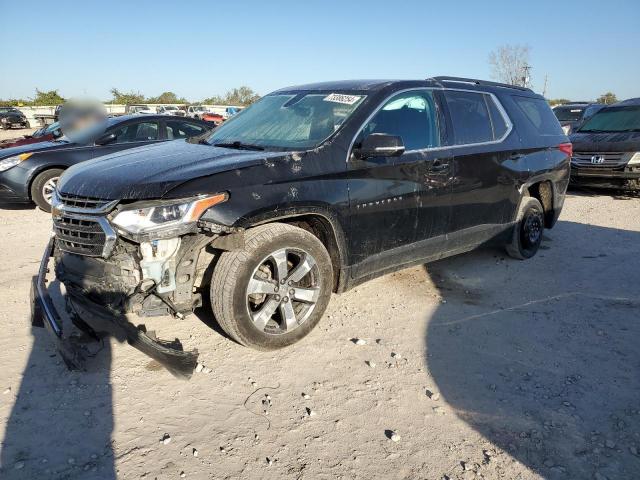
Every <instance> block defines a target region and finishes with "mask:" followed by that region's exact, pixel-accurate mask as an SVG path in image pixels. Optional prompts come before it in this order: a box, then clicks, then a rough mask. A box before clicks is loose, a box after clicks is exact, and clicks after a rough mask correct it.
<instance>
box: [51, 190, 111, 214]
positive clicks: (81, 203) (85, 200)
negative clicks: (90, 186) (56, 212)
mask: <svg viewBox="0 0 640 480" xmlns="http://www.w3.org/2000/svg"><path fill="white" fill-rule="evenodd" d="M56 196H57V200H58V202H59V203H60V205H61V206H62V207H63V208H66V209H67V210H70V209H74V210H84V211H87V210H88V211H97V210H99V211H102V210H105V209H106V207H107V206H110V205H111V204H113V203H114V202H113V201H112V200H103V199H100V198H92V197H82V196H79V195H71V194H68V193H62V192H56Z"/></svg>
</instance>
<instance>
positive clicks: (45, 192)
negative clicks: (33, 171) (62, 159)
mask: <svg viewBox="0 0 640 480" xmlns="http://www.w3.org/2000/svg"><path fill="white" fill-rule="evenodd" d="M62 172H64V170H62V169H61V168H51V169H49V170H45V171H44V172H42V173H39V174H38V176H36V178H35V179H34V180H33V182H32V183H31V200H33V202H34V203H35V204H36V205H37V206H38V208H39V209H40V210H42V211H44V212H47V213H49V212H51V198H52V196H53V191H54V190H55V187H56V184H57V183H58V179H59V178H60V175H62Z"/></svg>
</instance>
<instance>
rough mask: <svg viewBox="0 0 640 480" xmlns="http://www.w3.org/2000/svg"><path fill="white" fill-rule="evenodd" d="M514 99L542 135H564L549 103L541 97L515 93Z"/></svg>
mask: <svg viewBox="0 0 640 480" xmlns="http://www.w3.org/2000/svg"><path fill="white" fill-rule="evenodd" d="M513 100H514V102H516V105H518V108H520V110H521V111H522V113H524V116H525V117H527V119H528V120H529V122H531V125H533V127H534V128H535V129H536V130H537V131H538V133H539V134H540V135H564V132H563V131H562V127H561V126H560V123H559V122H558V119H557V118H556V116H555V115H554V114H553V112H552V111H551V107H549V104H548V103H547V102H546V101H544V100H542V99H541V98H531V97H521V96H519V95H513Z"/></svg>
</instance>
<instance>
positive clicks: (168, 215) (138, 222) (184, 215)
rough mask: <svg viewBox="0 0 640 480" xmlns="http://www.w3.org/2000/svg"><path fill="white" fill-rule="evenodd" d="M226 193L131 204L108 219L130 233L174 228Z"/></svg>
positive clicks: (180, 227) (179, 228) (191, 221)
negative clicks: (138, 204) (132, 205)
mask: <svg viewBox="0 0 640 480" xmlns="http://www.w3.org/2000/svg"><path fill="white" fill-rule="evenodd" d="M228 198H229V197H228V195H227V194H226V193H218V194H216V195H212V196H208V197H199V198H194V199H190V200H176V201H175V202H167V203H164V204H160V205H154V206H150V207H145V208H131V209H128V210H123V211H121V212H120V213H118V214H117V215H116V216H115V217H114V218H113V220H112V221H111V222H112V223H113V224H114V225H115V226H116V227H118V228H120V229H122V230H124V231H125V232H128V233H130V234H132V235H141V234H148V233H157V232H162V233H165V232H168V231H175V232H176V234H177V233H179V232H180V231H182V230H183V229H184V227H188V226H191V225H193V224H195V222H197V221H198V220H199V219H200V216H201V215H202V214H203V213H204V212H205V210H207V209H208V208H209V207H212V206H214V205H217V204H218V203H222V202H225V201H226V200H227V199H228Z"/></svg>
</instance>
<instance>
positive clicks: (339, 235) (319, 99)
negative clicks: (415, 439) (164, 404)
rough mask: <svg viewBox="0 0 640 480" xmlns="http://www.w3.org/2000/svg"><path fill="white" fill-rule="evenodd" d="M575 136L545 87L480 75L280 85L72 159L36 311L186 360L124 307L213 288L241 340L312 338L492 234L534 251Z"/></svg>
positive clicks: (165, 308)
mask: <svg viewBox="0 0 640 480" xmlns="http://www.w3.org/2000/svg"><path fill="white" fill-rule="evenodd" d="M570 155H571V144H569V143H568V139H567V137H566V136H565V135H564V134H563V133H562V129H561V128H560V124H559V123H558V120H557V119H556V117H555V116H554V115H553V113H552V112H551V109H550V108H549V106H548V105H547V103H546V102H545V100H544V98H543V97H541V96H540V95H537V94H534V93H533V92H532V91H530V90H528V89H523V88H518V87H512V86H508V85H502V84H496V83H491V82H483V81H478V80H471V79H460V78H452V77H437V78H433V79H428V80H421V81H343V82H332V83H320V84H313V85H303V86H298V87H291V88H285V89H282V90H278V91H276V92H274V93H271V94H269V95H267V96H265V97H263V98H262V99H261V100H260V101H258V102H257V103H255V104H254V105H252V106H251V107H249V108H247V109H245V110H243V111H242V112H240V113H239V114H237V115H236V116H234V117H233V118H232V119H231V120H229V121H228V122H226V123H224V124H223V125H222V126H220V127H218V128H217V129H215V130H214V131H213V132H211V133H209V134H206V135H203V136H200V137H198V138H193V139H190V140H187V141H184V140H180V141H174V142H169V143H164V144H158V145H151V146H147V147H141V148H137V149H134V150H129V151H126V152H120V153H118V154H114V155H111V156H107V157H102V158H101V159H100V160H99V161H89V162H85V163H82V164H79V165H76V166H73V167H71V168H70V169H69V170H68V171H67V172H66V173H64V174H63V175H62V177H61V179H60V182H59V183H58V190H57V193H56V195H55V197H54V204H53V212H52V214H53V223H54V231H55V237H54V238H53V239H52V241H51V242H50V244H49V247H48V248H47V250H46V253H45V256H44V258H43V262H42V265H41V272H40V275H39V278H36V279H35V283H34V288H35V290H34V292H35V295H36V302H35V306H36V314H35V315H34V321H35V322H36V324H39V323H42V316H41V315H40V314H39V313H40V312H43V313H44V314H45V320H46V322H45V323H46V325H48V326H49V327H50V329H51V330H52V331H53V332H54V333H55V334H56V338H57V339H58V343H59V345H60V347H61V348H62V350H63V352H64V354H65V357H66V358H67V360H68V361H69V362H70V363H72V364H73V363H77V362H79V360H78V359H79V358H80V356H81V355H82V352H81V351H80V350H79V349H77V348H75V347H72V344H71V343H70V342H68V341H67V339H66V336H65V335H64V334H63V328H62V323H61V320H60V315H59V314H58V313H57V312H56V311H55V309H54V308H53V306H52V303H51V299H50V298H49V296H48V294H47V291H46V289H45V287H44V276H45V272H46V269H47V264H48V262H49V256H51V255H52V256H54V257H55V272H56V276H57V278H58V279H59V280H60V281H61V282H63V283H64V285H65V289H66V292H67V293H66V294H67V300H68V302H67V305H68V313H69V314H70V316H71V317H72V319H73V321H74V324H75V325H76V326H78V327H80V328H81V329H83V330H84V331H85V332H88V333H89V334H90V335H93V336H96V337H97V335H96V332H109V333H111V334H114V335H116V336H117V337H118V338H119V339H121V340H127V341H128V342H129V343H130V344H132V345H134V346H135V347H137V348H139V349H141V350H142V351H144V352H146V353H147V354H149V355H151V356H153V357H154V358H156V359H157V360H159V361H161V362H162V363H164V364H165V365H167V366H168V368H169V369H170V370H172V371H173V372H175V373H179V374H186V375H188V374H190V372H191V369H192V368H193V366H194V364H195V359H196V357H197V355H196V352H185V351H182V346H181V345H180V344H177V343H176V342H172V344H171V345H169V344H167V343H166V342H162V341H159V340H157V339H156V338H155V336H154V335H149V334H146V333H145V332H144V329H141V328H137V327H135V326H134V325H133V324H132V323H130V321H129V320H127V317H126V316H125V314H129V313H136V314H137V315H139V316H147V315H163V314H167V313H169V314H172V315H174V316H176V317H182V316H184V315H186V314H188V313H191V312H192V310H193V309H195V308H196V307H198V306H200V305H201V304H202V303H203V302H205V301H210V304H211V307H212V309H213V314H214V315H215V318H216V320H217V321H218V323H219V324H220V325H221V327H222V328H223V329H224V330H225V331H226V332H227V333H228V334H229V336H230V337H232V338H233V339H235V340H237V341H238V342H239V343H241V344H244V345H247V346H250V347H253V348H257V349H262V350H269V349H275V348H281V347H284V346H287V345H290V344H292V343H293V342H296V341H298V340H300V339H301V338H302V337H304V336H305V335H307V334H308V333H309V332H310V331H311V329H313V327H314V326H315V325H316V324H317V323H318V321H319V320H320V318H321V316H322V314H323V312H324V310H325V307H326V306H327V304H328V302H329V299H330V296H331V292H343V291H345V290H347V289H349V288H351V287H353V286H355V285H357V284H359V283H361V282H363V281H366V280H368V279H371V278H373V277H376V276H379V275H383V274H385V273H387V272H391V271H393V270H397V269H400V268H404V267H407V266H410V265H415V264H420V263H425V262H429V261H432V260H436V259H440V258H443V257H446V256H450V255H455V254H458V253H462V252H466V251H469V250H471V249H474V248H476V247H479V246H481V245H486V244H490V243H495V244H502V245H506V246H507V249H508V252H509V253H510V254H511V255H512V256H514V257H516V258H519V259H524V258H529V257H532V256H533V255H535V253H536V251H537V250H538V247H539V245H540V242H541V240H542V233H543V228H551V227H552V226H553V225H554V223H555V222H556V220H557V218H558V215H559V214H560V211H561V209H562V205H563V201H564V196H565V191H566V188H567V184H568V182H569V158H570Z"/></svg>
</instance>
